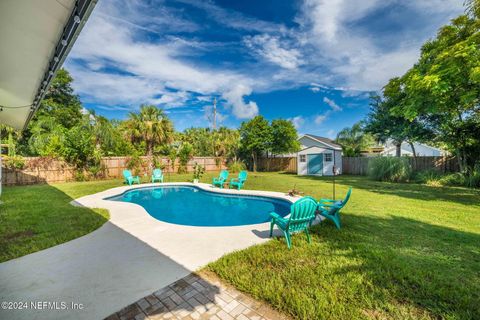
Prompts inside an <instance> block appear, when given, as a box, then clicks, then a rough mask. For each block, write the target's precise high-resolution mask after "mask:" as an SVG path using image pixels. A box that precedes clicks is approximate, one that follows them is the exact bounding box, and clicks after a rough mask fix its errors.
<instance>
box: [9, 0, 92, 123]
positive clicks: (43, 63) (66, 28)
mask: <svg viewBox="0 0 480 320" xmlns="http://www.w3.org/2000/svg"><path fill="white" fill-rule="evenodd" d="M95 3H96V0H94V1H90V0H83V1H82V0H77V1H75V0H0V108H1V109H2V111H0V124H6V125H9V126H12V127H14V128H16V129H22V128H24V127H25V126H26V124H27V123H28V121H29V120H30V118H31V117H32V115H33V113H34V111H35V109H36V108H37V107H38V105H39V102H40V100H41V98H42V97H43V92H45V91H46V89H47V88H48V85H49V84H50V81H51V79H52V78H53V74H54V73H55V72H56V71H57V70H58V68H60V66H61V64H62V63H63V60H64V59H65V57H66V55H67V54H68V52H69V50H70V48H71V46H72V45H73V43H74V42H75V40H76V38H77V36H78V33H79V32H80V30H81V28H82V26H83V24H84V23H85V21H86V20H87V19H88V16H89V14H90V12H91V10H93V7H94V5H95ZM75 15H77V18H76V19H74V16H75ZM78 18H81V20H80V23H77V24H75V23H72V21H74V20H77V21H78ZM72 26H73V27H72ZM63 39H65V40H66V42H64V44H66V45H63V46H62V45H61V41H62V40H63ZM54 57H56V59H55V61H56V62H54ZM50 70H53V74H52V73H49V71H50ZM42 89H43V91H41V90H42Z"/></svg>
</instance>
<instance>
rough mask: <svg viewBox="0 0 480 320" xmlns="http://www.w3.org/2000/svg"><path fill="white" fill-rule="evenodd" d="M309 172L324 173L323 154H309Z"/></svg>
mask: <svg viewBox="0 0 480 320" xmlns="http://www.w3.org/2000/svg"><path fill="white" fill-rule="evenodd" d="M307 163H308V170H307V173H308V174H322V173H323V154H321V153H318V154H309V155H307Z"/></svg>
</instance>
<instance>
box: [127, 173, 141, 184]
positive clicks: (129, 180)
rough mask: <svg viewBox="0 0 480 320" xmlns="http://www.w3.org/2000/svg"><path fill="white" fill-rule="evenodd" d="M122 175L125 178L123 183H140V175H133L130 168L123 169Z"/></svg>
mask: <svg viewBox="0 0 480 320" xmlns="http://www.w3.org/2000/svg"><path fill="white" fill-rule="evenodd" d="M123 177H124V178H125V183H127V184H128V185H129V186H131V185H132V184H134V183H138V184H140V177H139V176H135V177H134V176H133V175H132V172H131V171H130V170H123Z"/></svg>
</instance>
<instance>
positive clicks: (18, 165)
mask: <svg viewBox="0 0 480 320" xmlns="http://www.w3.org/2000/svg"><path fill="white" fill-rule="evenodd" d="M3 164H4V165H5V168H8V169H18V170H22V169H23V168H24V167H25V160H24V159H23V157H22V156H13V157H5V158H4V162H3Z"/></svg>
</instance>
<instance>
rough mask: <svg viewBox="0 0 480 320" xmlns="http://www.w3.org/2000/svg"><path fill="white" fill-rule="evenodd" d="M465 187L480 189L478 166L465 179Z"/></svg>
mask: <svg viewBox="0 0 480 320" xmlns="http://www.w3.org/2000/svg"><path fill="white" fill-rule="evenodd" d="M465 186H466V187H469V188H480V164H479V165H476V166H475V169H474V170H473V172H472V173H471V174H470V175H469V176H466V177H465Z"/></svg>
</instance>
